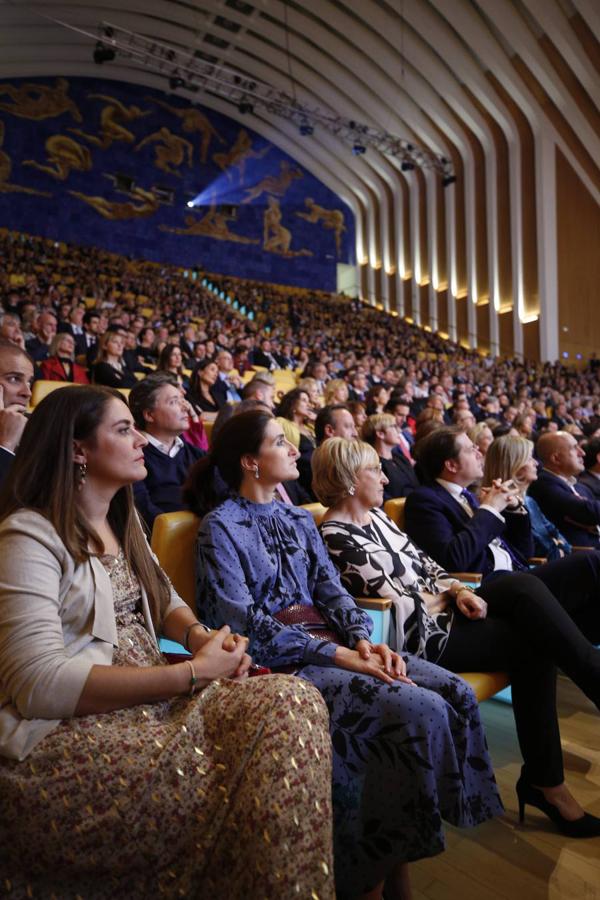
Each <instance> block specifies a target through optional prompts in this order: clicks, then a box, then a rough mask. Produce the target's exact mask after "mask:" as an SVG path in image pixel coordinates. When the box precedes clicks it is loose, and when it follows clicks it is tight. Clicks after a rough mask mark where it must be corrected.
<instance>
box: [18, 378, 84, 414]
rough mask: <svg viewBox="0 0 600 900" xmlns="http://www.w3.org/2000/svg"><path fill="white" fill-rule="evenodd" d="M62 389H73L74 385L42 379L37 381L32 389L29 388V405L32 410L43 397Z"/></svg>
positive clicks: (68, 382)
mask: <svg viewBox="0 0 600 900" xmlns="http://www.w3.org/2000/svg"><path fill="white" fill-rule="evenodd" d="M64 387H75V385H73V383H72V382H70V381H45V380H44V379H43V378H41V379H40V380H39V381H34V382H33V387H32V388H31V400H30V401H29V405H30V406H31V408H32V409H34V408H35V407H36V406H37V405H38V403H41V401H42V400H43V399H44V397H47V396H48V394H51V393H52V391H56V390H58V388H64Z"/></svg>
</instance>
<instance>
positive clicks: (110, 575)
mask: <svg viewBox="0 0 600 900" xmlns="http://www.w3.org/2000/svg"><path fill="white" fill-rule="evenodd" d="M144 445H145V438H144V437H143V436H142V435H141V434H140V433H139V432H138V431H136V430H135V428H134V426H133V420H132V416H131V413H130V411H129V409H128V407H127V405H126V403H125V402H124V400H123V398H122V397H121V396H120V395H119V394H118V393H117V392H115V391H112V390H107V389H105V388H90V387H77V388H73V387H66V388H63V389H62V390H60V391H55V392H54V393H52V394H51V395H49V396H48V397H46V398H45V399H44V400H43V401H42V402H41V403H40V404H39V406H38V407H36V409H35V411H34V413H33V415H32V417H31V418H30V420H29V422H28V424H27V426H26V428H25V432H24V434H23V438H22V441H21V444H20V447H19V453H18V456H17V457H16V459H15V462H14V464H13V468H12V472H11V479H10V483H9V484H8V485H7V486H6V487H5V490H4V493H3V495H2V497H1V498H0V847H1V848H2V865H1V868H2V876H3V881H4V880H5V881H6V884H7V885H9V887H8V891H9V893H10V894H11V896H15V897H25V896H33V897H37V896H39V897H42V896H43V897H50V896H56V897H76V896H80V895H81V896H84V897H86V898H91V900H107V898H119V900H142V898H146V897H156V896H158V895H160V896H164V897H166V898H173V900H174V898H178V897H181V896H183V895H187V896H194V897H198V898H201V897H202V898H209V897H210V898H212V897H230V896H231V897H250V898H253V900H259V898H263V897H269V898H271V900H278V898H279V897H283V896H287V897H292V896H296V892H298V896H301V897H309V896H310V895H311V891H314V892H316V893H318V895H319V896H323V897H327V898H328V900H332V898H333V886H332V880H331V877H330V876H329V875H328V872H329V870H330V867H331V865H332V859H331V854H330V799H329V797H330V784H329V779H330V768H329V739H328V735H327V715H326V710H325V708H324V705H323V703H322V700H321V698H320V696H319V694H318V693H317V692H316V691H315V690H314V689H313V688H312V687H311V686H310V685H306V684H305V685H303V684H301V683H299V682H297V681H294V680H292V679H289V678H285V677H284V678H277V679H272V678H257V679H252V681H248V680H247V679H246V678H245V676H246V675H247V673H248V668H249V665H250V658H249V657H248V656H247V654H246V652H245V651H246V646H247V641H246V639H245V638H242V637H240V636H239V635H236V634H232V633H231V632H230V631H229V629H228V628H223V629H220V630H219V631H217V632H211V631H209V630H208V629H206V628H205V626H203V625H201V623H200V622H198V620H197V619H196V617H195V616H194V615H193V613H192V611H191V610H190V609H189V607H188V606H187V605H186V604H185V603H184V602H183V601H182V600H181V599H180V598H179V597H178V596H177V595H176V594H175V593H174V591H173V589H172V587H171V585H170V584H169V582H168V580H167V578H166V576H165V575H164V573H163V572H162V571H161V569H160V568H159V566H158V565H157V563H156V561H155V559H154V558H153V556H152V554H151V553H150V550H149V547H148V545H147V543H146V540H145V537H144V535H143V532H142V529H141V526H140V523H139V520H138V517H137V515H136V513H135V509H134V506H133V502H132V491H131V483H132V482H136V481H139V480H140V479H142V478H144V476H145V474H146V470H145V468H144V463H143V455H142V449H143V447H144ZM161 632H162V633H163V634H165V635H166V636H167V637H170V638H171V639H173V640H175V641H178V642H181V643H183V644H184V645H185V646H186V647H187V648H188V650H189V652H190V655H189V656H188V657H187V658H186V659H185V660H184V661H183V662H179V663H177V664H175V665H167V664H166V661H165V659H164V657H163V656H162V655H161V653H160V652H159V648H158V644H157V639H156V635H157V634H159V633H161ZM282 706H283V707H284V708H289V709H291V710H294V711H295V716H294V717H291V716H290V717H289V718H288V719H286V720H285V722H284V721H282V718H281V708H282ZM292 745H293V748H294V751H293V754H290V752H289V751H290V747H291V746H292ZM309 773H310V774H309ZM249 808H252V815H251V816H249V815H248V810H249ZM290 846H291V847H294V849H295V852H294V853H290V852H289V847H290Z"/></svg>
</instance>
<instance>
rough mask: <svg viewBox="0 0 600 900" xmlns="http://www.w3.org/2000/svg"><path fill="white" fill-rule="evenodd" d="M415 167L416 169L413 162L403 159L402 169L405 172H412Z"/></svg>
mask: <svg viewBox="0 0 600 900" xmlns="http://www.w3.org/2000/svg"><path fill="white" fill-rule="evenodd" d="M414 167H415V164H414V163H413V162H411V161H410V160H409V159H403V160H402V162H401V164H400V169H401V170H402V171H403V172H412V170H413V169H414Z"/></svg>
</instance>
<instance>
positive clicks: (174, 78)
mask: <svg viewBox="0 0 600 900" xmlns="http://www.w3.org/2000/svg"><path fill="white" fill-rule="evenodd" d="M169 87H170V88H171V90H172V91H176V90H177V88H182V87H185V81H184V80H183V78H180V77H179V76H178V75H171V77H170V78H169Z"/></svg>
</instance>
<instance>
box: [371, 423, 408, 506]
mask: <svg viewBox="0 0 600 900" xmlns="http://www.w3.org/2000/svg"><path fill="white" fill-rule="evenodd" d="M361 437H362V439H363V441H366V443H367V444H370V445H371V446H372V447H373V448H374V449H375V452H376V453H377V456H378V457H379V462H380V464H381V468H382V469H383V471H384V473H385V477H386V479H387V482H386V485H385V488H384V491H383V499H384V500H391V499H393V498H394V497H407V496H408V495H409V494H410V493H411V491H414V490H415V488H418V487H419V486H420V482H419V479H418V478H417V476H416V474H415V470H414V468H413V466H412V463H410V462H409V461H408V460H407V459H406V457H405V456H404V455H403V454H402V453H399V452H396V453H394V450H396V451H398V449H399V447H398V441H399V439H400V429H399V428H398V426H397V424H396V419H395V417H394V416H392V415H391V413H377V414H375V415H372V416H369V418H368V419H367V421H366V422H365V424H364V425H363V427H362V430H361Z"/></svg>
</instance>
